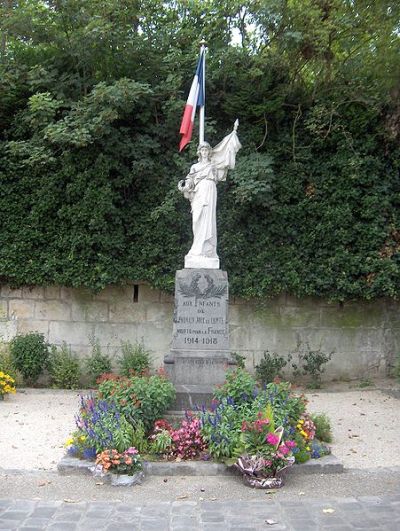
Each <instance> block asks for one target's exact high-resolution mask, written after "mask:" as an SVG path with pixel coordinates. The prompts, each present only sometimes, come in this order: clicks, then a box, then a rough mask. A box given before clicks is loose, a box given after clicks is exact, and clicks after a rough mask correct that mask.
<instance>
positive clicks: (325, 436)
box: [311, 413, 332, 443]
mask: <svg viewBox="0 0 400 531" xmlns="http://www.w3.org/2000/svg"><path fill="white" fill-rule="evenodd" d="M311 420H312V421H313V422H314V424H315V437H316V438H317V439H318V440H319V441H322V442H327V443H330V442H332V427H331V422H330V420H329V417H328V416H327V415H326V414H324V413H319V414H315V415H311Z"/></svg>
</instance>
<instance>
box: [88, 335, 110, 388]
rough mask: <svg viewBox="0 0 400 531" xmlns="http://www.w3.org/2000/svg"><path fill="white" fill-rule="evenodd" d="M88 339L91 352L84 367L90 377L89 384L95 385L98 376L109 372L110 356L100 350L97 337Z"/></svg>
mask: <svg viewBox="0 0 400 531" xmlns="http://www.w3.org/2000/svg"><path fill="white" fill-rule="evenodd" d="M89 341H90V344H91V346H92V353H91V355H90V356H89V357H88V358H87V360H86V363H85V367H86V372H87V374H88V376H89V378H90V380H89V383H90V385H96V382H97V379H98V378H99V376H101V375H102V374H104V373H110V372H111V359H110V356H108V355H107V354H104V353H103V352H102V350H101V346H100V343H99V340H98V339H96V338H95V337H90V338H89Z"/></svg>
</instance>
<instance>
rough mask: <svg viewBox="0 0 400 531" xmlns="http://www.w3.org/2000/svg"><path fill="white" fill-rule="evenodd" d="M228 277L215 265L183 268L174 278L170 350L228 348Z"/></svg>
mask: <svg viewBox="0 0 400 531" xmlns="http://www.w3.org/2000/svg"><path fill="white" fill-rule="evenodd" d="M228 326H229V325H228V279H227V275H226V272H225V271H220V270H218V269H216V270H213V269H211V270H210V269H183V270H180V271H177V274H176V279H175V311H174V325H173V336H172V345H171V349H172V350H184V351H204V352H207V351H221V350H223V351H226V350H229V329H228Z"/></svg>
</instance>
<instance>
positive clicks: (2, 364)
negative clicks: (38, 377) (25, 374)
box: [0, 342, 22, 385]
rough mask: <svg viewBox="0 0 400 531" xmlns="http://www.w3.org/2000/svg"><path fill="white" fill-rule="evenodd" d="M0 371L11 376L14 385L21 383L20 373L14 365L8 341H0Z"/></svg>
mask: <svg viewBox="0 0 400 531" xmlns="http://www.w3.org/2000/svg"><path fill="white" fill-rule="evenodd" d="M0 371H2V372H4V373H5V374H8V375H9V376H11V377H12V378H13V380H14V381H15V383H16V385H21V384H22V374H21V373H20V372H19V370H18V369H16V368H15V366H14V363H13V361H12V357H11V352H10V346H9V344H8V343H2V342H0Z"/></svg>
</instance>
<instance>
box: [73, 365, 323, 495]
mask: <svg viewBox="0 0 400 531" xmlns="http://www.w3.org/2000/svg"><path fill="white" fill-rule="evenodd" d="M173 396H174V392H173V387H172V384H170V382H168V381H167V380H166V379H165V378H164V377H162V376H143V375H142V376H133V377H131V378H117V379H115V378H114V377H113V378H112V379H111V378H108V379H106V381H104V382H103V383H101V384H100V386H99V392H98V395H97V396H96V397H95V396H89V397H82V398H81V408H80V412H79V415H77V417H76V425H77V430H76V432H74V434H73V436H72V438H71V439H70V440H69V441H67V450H68V453H69V454H70V455H75V456H78V457H86V458H92V459H94V458H95V457H96V456H97V464H98V465H101V466H102V467H103V469H104V470H105V471H107V470H108V471H113V467H112V466H111V467H107V466H105V464H104V463H105V461H104V456H109V458H110V459H111V457H112V456H118V457H116V458H115V459H114V461H117V460H121V459H122V457H121V456H124V455H125V454H124V452H127V451H128V450H129V451H131V452H132V451H135V452H136V453H137V454H139V452H140V454H141V455H143V456H144V457H145V458H147V459H149V460H156V459H158V460H165V461H168V460H169V461H182V460H189V459H190V460H193V459H202V460H214V461H217V462H224V463H225V464H227V465H235V466H236V467H237V469H238V470H240V471H241V472H242V474H243V475H244V478H245V482H246V483H247V484H248V485H251V486H253V487H261V488H262V487H268V488H274V487H278V486H280V485H281V484H282V478H281V475H282V472H283V471H284V470H286V469H287V468H288V467H289V466H291V465H292V464H293V463H294V462H295V461H296V462H298V463H303V462H305V461H307V460H308V459H311V458H312V457H320V456H322V455H326V454H327V453H329V449H328V448H327V447H326V446H325V445H324V444H323V443H321V442H319V441H317V440H316V439H315V425H314V423H313V421H312V420H311V418H310V417H309V415H308V414H307V411H306V399H305V397H304V396H302V395H300V396H297V395H295V394H293V393H292V390H291V386H290V384H289V383H287V382H275V383H271V384H268V385H267V386H265V387H264V388H263V389H260V388H259V387H258V386H257V385H256V382H255V380H254V379H253V378H252V376H251V375H250V374H249V373H247V372H246V371H245V370H243V369H237V370H236V371H233V372H230V373H228V374H227V377H226V382H225V384H224V385H223V386H221V387H220V388H218V389H216V391H215V394H214V399H213V401H212V407H211V408H210V409H206V408H205V407H204V406H202V407H199V408H198V409H197V410H196V411H193V412H187V413H186V417H185V419H184V420H183V421H181V422H180V423H179V424H178V425H176V426H172V425H171V424H169V423H168V422H167V421H166V420H164V419H162V418H157V417H158V416H159V417H162V415H163V414H164V412H165V411H166V409H167V408H168V407H169V405H170V403H171V402H172V399H173ZM325 421H326V419H325ZM135 455H136V454H135ZM103 461H104V462H103ZM109 462H111V463H112V459H111V461H107V463H109ZM118 466H120V462H119V463H118ZM110 468H111V470H110ZM117 468H118V467H117ZM271 478H272V479H273V481H272V480H271Z"/></svg>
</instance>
